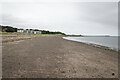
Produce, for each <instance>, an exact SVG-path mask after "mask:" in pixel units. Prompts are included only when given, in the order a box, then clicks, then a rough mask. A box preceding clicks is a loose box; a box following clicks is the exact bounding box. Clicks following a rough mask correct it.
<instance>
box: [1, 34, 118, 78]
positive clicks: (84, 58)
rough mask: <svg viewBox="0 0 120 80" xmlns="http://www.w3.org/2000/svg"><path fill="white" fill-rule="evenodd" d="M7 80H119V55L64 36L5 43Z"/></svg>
mask: <svg viewBox="0 0 120 80" xmlns="http://www.w3.org/2000/svg"><path fill="white" fill-rule="evenodd" d="M2 51H3V53H2V60H3V63H2V65H3V67H2V69H3V70H2V71H3V78H117V77H118V53H117V52H115V51H112V50H105V49H103V48H96V47H94V46H91V45H87V44H83V43H80V42H74V41H68V40H64V39H63V38H62V37H61V36H39V37H34V38H31V39H28V40H19V41H13V42H7V43H3V45H2Z"/></svg>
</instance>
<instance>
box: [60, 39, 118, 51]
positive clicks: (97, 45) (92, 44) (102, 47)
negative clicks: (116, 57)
mask: <svg viewBox="0 0 120 80" xmlns="http://www.w3.org/2000/svg"><path fill="white" fill-rule="evenodd" d="M62 38H63V37H62ZM63 39H64V40H68V41H73V42H78V43H82V44H86V45H90V46H93V47H96V48H101V49H105V50H111V51H115V52H120V50H117V49H115V48H111V47H107V46H104V45H99V44H95V43H87V42H80V41H75V40H69V39H65V38H63Z"/></svg>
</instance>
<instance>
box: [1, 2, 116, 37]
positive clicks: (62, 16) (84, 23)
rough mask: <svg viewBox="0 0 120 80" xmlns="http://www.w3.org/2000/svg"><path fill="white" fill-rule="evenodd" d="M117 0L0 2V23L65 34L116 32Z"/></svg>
mask: <svg viewBox="0 0 120 80" xmlns="http://www.w3.org/2000/svg"><path fill="white" fill-rule="evenodd" d="M117 4H118V3H117V2H39V3H37V2H34V3H33V2H31V3H26V2H22V3H14V2H12V3H9V2H5V3H2V6H1V8H2V13H0V17H1V18H2V20H1V21H0V24H2V25H11V26H14V27H17V28H33V29H35V28H36V29H42V30H43V29H45V30H52V31H62V32H64V33H66V34H83V35H103V34H105V35H117V34H118V19H117V18H118V5H117Z"/></svg>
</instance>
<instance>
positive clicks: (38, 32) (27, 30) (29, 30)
mask: <svg viewBox="0 0 120 80" xmlns="http://www.w3.org/2000/svg"><path fill="white" fill-rule="evenodd" d="M17 32H22V33H31V34H41V31H40V30H33V29H26V30H24V29H18V30H17Z"/></svg>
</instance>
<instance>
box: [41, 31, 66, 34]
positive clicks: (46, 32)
mask: <svg viewBox="0 0 120 80" xmlns="http://www.w3.org/2000/svg"><path fill="white" fill-rule="evenodd" d="M41 32H42V34H61V35H65V34H64V33H62V32H51V31H45V30H41Z"/></svg>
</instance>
